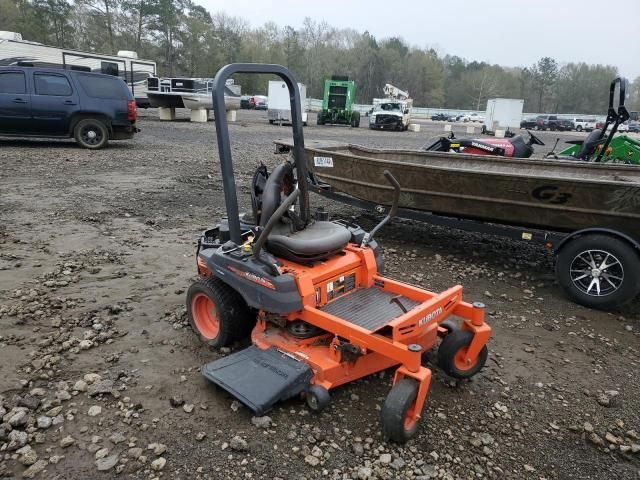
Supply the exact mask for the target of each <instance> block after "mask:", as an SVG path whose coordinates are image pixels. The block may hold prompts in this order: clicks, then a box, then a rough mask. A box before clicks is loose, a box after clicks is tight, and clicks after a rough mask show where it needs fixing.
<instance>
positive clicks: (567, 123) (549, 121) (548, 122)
mask: <svg viewBox="0 0 640 480" xmlns="http://www.w3.org/2000/svg"><path fill="white" fill-rule="evenodd" d="M535 128H536V130H551V131H555V130H561V131H569V130H573V122H572V121H571V120H566V119H564V118H558V116H557V115H538V116H537V117H536V127H535Z"/></svg>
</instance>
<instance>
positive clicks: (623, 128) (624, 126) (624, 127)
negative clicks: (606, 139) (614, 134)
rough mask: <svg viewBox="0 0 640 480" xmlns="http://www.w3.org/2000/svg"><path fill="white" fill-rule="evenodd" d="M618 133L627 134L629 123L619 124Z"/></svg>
mask: <svg viewBox="0 0 640 480" xmlns="http://www.w3.org/2000/svg"><path fill="white" fill-rule="evenodd" d="M618 131H619V132H625V133H626V132H628V131H629V123H628V122H624V123H621V124H620V125H618Z"/></svg>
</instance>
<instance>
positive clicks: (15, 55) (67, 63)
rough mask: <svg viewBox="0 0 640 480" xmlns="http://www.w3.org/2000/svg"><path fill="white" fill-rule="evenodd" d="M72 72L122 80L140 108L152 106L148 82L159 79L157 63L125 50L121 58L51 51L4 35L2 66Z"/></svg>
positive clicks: (0, 49) (11, 34) (0, 41)
mask: <svg viewBox="0 0 640 480" xmlns="http://www.w3.org/2000/svg"><path fill="white" fill-rule="evenodd" d="M6 65H21V66H33V67H54V68H68V69H74V70H86V71H91V72H96V73H106V74H108V75H114V76H117V77H120V78H122V79H123V80H124V81H125V82H126V84H127V85H128V86H129V88H130V89H131V92H132V93H133V96H134V98H135V99H136V104H137V105H138V106H140V107H147V106H149V100H148V99H147V94H146V92H145V91H146V89H147V78H149V77H151V76H155V75H156V62H154V61H151V60H140V59H138V55H137V54H136V53H135V52H130V51H128V50H121V51H119V52H118V54H117V55H103V54H99V53H93V52H79V51H76V50H68V49H65V48H58V47H51V46H48V45H43V44H41V43H36V42H28V41H26V40H23V39H22V35H20V34H19V33H14V32H2V31H0V66H6Z"/></svg>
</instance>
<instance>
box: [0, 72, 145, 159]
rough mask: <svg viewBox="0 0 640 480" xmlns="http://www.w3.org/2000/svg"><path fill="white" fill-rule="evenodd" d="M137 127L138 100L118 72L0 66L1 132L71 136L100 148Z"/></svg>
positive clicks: (38, 135)
mask: <svg viewBox="0 0 640 480" xmlns="http://www.w3.org/2000/svg"><path fill="white" fill-rule="evenodd" d="M138 131H139V130H138V129H137V128H136V102H135V100H134V98H133V95H132V94H131V91H129V88H128V87H127V85H126V84H125V82H124V81H123V80H122V79H120V78H118V77H113V76H111V75H102V74H98V73H89V72H84V71H75V70H64V69H52V68H34V67H0V135H9V136H20V137H27V136H28V137H73V138H75V140H76V142H77V143H78V144H79V145H81V146H83V147H85V148H91V149H98V148H102V147H104V146H106V145H107V143H108V142H109V140H125V139H130V138H133V135H134V134H135V133H136V132H138Z"/></svg>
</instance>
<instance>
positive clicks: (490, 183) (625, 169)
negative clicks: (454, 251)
mask: <svg viewBox="0 0 640 480" xmlns="http://www.w3.org/2000/svg"><path fill="white" fill-rule="evenodd" d="M327 158H330V159H331V160H330V161H329V160H326V159H327ZM305 159H306V163H307V166H308V168H309V170H310V171H312V172H314V173H315V174H316V176H317V177H318V178H319V179H320V180H321V181H323V182H326V183H328V184H329V185H331V186H332V187H333V188H334V189H335V190H339V191H342V192H344V193H347V194H349V195H351V196H354V197H356V198H360V199H362V200H367V201H370V202H374V203H379V204H382V205H388V204H389V203H390V200H391V198H392V187H391V186H390V185H389V184H388V182H387V181H386V179H385V177H384V175H383V172H384V171H385V170H389V171H390V172H391V173H392V174H393V175H394V176H395V177H396V178H397V179H398V181H399V182H400V185H402V194H401V197H400V206H401V207H403V208H410V209H417V210H425V211H429V212H433V213H437V214H442V215H449V216H457V217H461V218H471V219H478V220H484V221H491V222H496V223H504V224H509V225H521V226H527V227H537V228H546V229H553V230H557V231H576V230H581V229H584V228H594V227H600V228H611V229H615V230H617V231H620V232H623V233H627V234H629V235H630V236H632V237H633V238H639V237H640V169H638V167H634V166H628V165H615V166H614V165H606V164H605V165H600V164H593V163H587V162H570V161H557V160H553V161H551V160H542V159H539V160H537V159H526V160H524V159H505V158H500V157H488V156H477V155H464V154H450V153H440V152H422V151H410V150H379V149H369V148H365V147H359V146H354V145H336V144H333V143H332V142H308V143H307V145H306V147H305ZM317 159H320V160H317ZM328 165H331V166H328Z"/></svg>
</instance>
